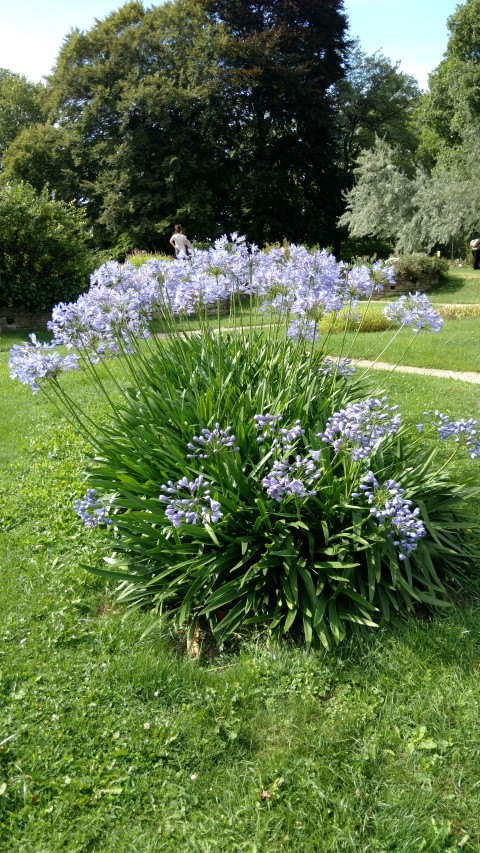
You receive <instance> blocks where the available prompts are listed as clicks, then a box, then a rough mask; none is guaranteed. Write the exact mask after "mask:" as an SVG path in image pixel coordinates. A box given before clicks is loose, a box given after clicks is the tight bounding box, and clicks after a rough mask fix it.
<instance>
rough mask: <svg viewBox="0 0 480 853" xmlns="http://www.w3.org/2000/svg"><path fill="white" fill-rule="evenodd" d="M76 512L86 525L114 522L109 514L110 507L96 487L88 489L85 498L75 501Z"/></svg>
mask: <svg viewBox="0 0 480 853" xmlns="http://www.w3.org/2000/svg"><path fill="white" fill-rule="evenodd" d="M74 506H75V512H76V513H77V515H78V516H79V517H80V518H81V519H82V521H83V523H84V524H85V526H86V527H97V526H98V525H99V524H106V525H109V524H113V521H112V519H111V518H110V517H109V515H108V507H107V506H105V503H104V501H103V499H102V498H101V497H100V496H99V494H98V492H97V490H96V489H87V491H86V493H85V495H84V496H83V498H80V499H79V500H77V501H75V504H74Z"/></svg>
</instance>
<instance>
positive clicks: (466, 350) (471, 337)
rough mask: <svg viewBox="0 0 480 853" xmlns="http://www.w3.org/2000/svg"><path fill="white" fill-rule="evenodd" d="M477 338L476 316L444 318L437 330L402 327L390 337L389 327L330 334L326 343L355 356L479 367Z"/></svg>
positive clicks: (479, 332)
mask: <svg viewBox="0 0 480 853" xmlns="http://www.w3.org/2000/svg"><path fill="white" fill-rule="evenodd" d="M479 340H480V318H478V319H473V320H472V319H467V320H445V322H444V324H443V327H442V329H441V331H440V332H423V331H422V332H420V333H417V334H416V335H414V334H413V333H412V332H411V331H410V329H403V330H401V331H400V332H399V334H398V335H397V337H396V338H395V339H394V340H392V331H391V330H390V331H385V332H369V333H368V334H359V335H358V336H356V335H355V333H353V332H351V333H349V334H347V336H346V339H345V342H344V341H343V336H342V335H332V336H331V337H330V341H329V343H330V347H331V349H332V352H334V353H339V352H340V351H343V355H347V354H348V355H349V357H353V358H358V359H372V360H373V359H375V358H377V357H378V356H380V355H381V361H385V362H389V363H392V364H396V363H397V362H398V361H400V360H401V361H402V363H403V364H409V365H412V366H413V367H427V368H428V367H433V368H438V369H440V370H447V369H448V370H459V371H480V347H479V343H478V342H479ZM387 345H388V349H387V350H386V351H384V348H385V347H386V346H387ZM407 347H408V350H407ZM404 354H405V355H404Z"/></svg>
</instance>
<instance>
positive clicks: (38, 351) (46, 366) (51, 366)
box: [8, 334, 78, 393]
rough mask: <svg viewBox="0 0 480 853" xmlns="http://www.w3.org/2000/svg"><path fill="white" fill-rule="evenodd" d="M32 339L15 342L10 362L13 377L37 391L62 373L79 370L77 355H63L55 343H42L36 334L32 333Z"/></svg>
mask: <svg viewBox="0 0 480 853" xmlns="http://www.w3.org/2000/svg"><path fill="white" fill-rule="evenodd" d="M30 340H31V343H28V342H27V341H25V342H24V343H23V344H14V345H13V347H12V349H11V350H10V358H9V361H8V364H9V368H10V377H11V378H12V379H18V381H19V382H21V383H22V384H24V385H29V386H30V388H31V389H32V391H33V392H34V393H35V392H36V391H39V390H40V389H41V388H42V387H43V385H44V384H45V383H46V382H48V381H49V380H51V379H56V378H57V377H58V376H59V374H60V373H64V372H66V371H69V370H77V368H78V359H77V357H76V356H75V355H66V356H61V355H60V353H58V352H56V351H55V349H54V347H55V343H50V344H42V343H40V342H39V341H37V338H36V336H35V335H34V334H31V335H30Z"/></svg>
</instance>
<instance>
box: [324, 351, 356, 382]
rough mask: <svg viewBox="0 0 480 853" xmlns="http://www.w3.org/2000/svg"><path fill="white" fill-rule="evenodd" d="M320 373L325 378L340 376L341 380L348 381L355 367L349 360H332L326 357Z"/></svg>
mask: <svg viewBox="0 0 480 853" xmlns="http://www.w3.org/2000/svg"><path fill="white" fill-rule="evenodd" d="M320 371H321V373H323V374H324V375H325V376H342V377H343V379H350V377H352V376H353V375H354V373H355V366H354V365H353V364H352V359H351V358H332V357H331V356H329V355H326V356H325V358H324V359H323V361H322V364H321V367H320Z"/></svg>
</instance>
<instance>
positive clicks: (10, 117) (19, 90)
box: [0, 68, 44, 162]
mask: <svg viewBox="0 0 480 853" xmlns="http://www.w3.org/2000/svg"><path fill="white" fill-rule="evenodd" d="M42 93H43V92H42V86H40V85H39V84H36V83H30V82H29V81H28V80H27V78H26V77H24V76H23V75H21V74H15V73H14V72H13V71H8V70H7V69H6V68H0V162H1V159H2V157H3V155H4V152H5V150H6V148H7V147H8V145H9V144H10V143H11V142H12V141H13V140H14V139H15V137H16V136H18V134H19V133H20V131H21V130H22V129H23V128H25V127H28V126H29V125H30V124H33V123H35V122H40V121H42V120H43V118H44V109H43V106H42Z"/></svg>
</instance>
